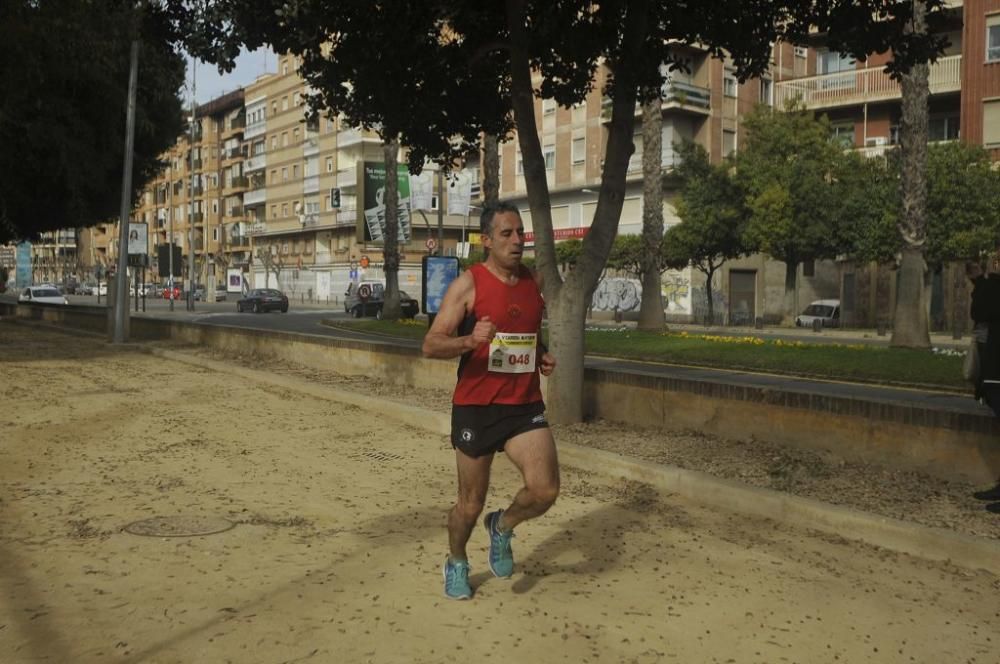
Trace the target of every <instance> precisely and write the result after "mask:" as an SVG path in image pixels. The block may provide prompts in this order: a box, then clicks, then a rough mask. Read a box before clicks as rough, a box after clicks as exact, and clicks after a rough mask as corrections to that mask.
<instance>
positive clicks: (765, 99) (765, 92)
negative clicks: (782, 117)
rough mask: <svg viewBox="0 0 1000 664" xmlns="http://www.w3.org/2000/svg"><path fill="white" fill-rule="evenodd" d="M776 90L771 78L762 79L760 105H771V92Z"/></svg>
mask: <svg viewBox="0 0 1000 664" xmlns="http://www.w3.org/2000/svg"><path fill="white" fill-rule="evenodd" d="M773 89H774V84H773V83H772V82H771V79H769V78H762V79H760V103H762V104H767V105H768V106H770V105H771V91H772V90H773Z"/></svg>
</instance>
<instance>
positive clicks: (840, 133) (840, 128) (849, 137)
mask: <svg viewBox="0 0 1000 664" xmlns="http://www.w3.org/2000/svg"><path fill="white" fill-rule="evenodd" d="M830 140H831V141H833V142H834V143H837V144H838V145H840V146H842V147H844V148H853V147H854V123H853V122H839V123H837V124H832V125H830Z"/></svg>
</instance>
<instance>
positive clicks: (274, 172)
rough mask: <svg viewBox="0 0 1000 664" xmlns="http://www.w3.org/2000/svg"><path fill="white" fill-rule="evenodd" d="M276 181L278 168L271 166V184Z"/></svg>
mask: <svg viewBox="0 0 1000 664" xmlns="http://www.w3.org/2000/svg"><path fill="white" fill-rule="evenodd" d="M277 181H278V169H277V168H272V169H271V184H274V183H275V182H277Z"/></svg>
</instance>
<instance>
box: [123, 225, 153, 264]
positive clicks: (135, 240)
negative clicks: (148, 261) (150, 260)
mask: <svg viewBox="0 0 1000 664" xmlns="http://www.w3.org/2000/svg"><path fill="white" fill-rule="evenodd" d="M128 253H129V254H131V255H133V256H135V255H138V254H148V253H149V226H148V225H147V224H133V223H130V224H129V225H128Z"/></svg>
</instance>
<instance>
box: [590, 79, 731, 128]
mask: <svg viewBox="0 0 1000 664" xmlns="http://www.w3.org/2000/svg"><path fill="white" fill-rule="evenodd" d="M660 93H661V95H662V102H661V104H660V108H662V109H663V110H664V111H671V110H673V111H681V112H685V113H692V114H696V115H709V113H711V110H712V101H711V95H712V91H711V90H709V89H708V88H703V87H702V86H700V85H694V84H693V83H688V82H686V81H678V80H670V81H667V82H666V83H664V84H663V86H662V87H661V88H660ZM611 104H612V101H611V98H610V97H605V98H604V99H603V100H602V101H601V122H611ZM635 115H636V117H639V116H640V115H642V106H641V105H640V104H638V103H637V104H636V105H635Z"/></svg>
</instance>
